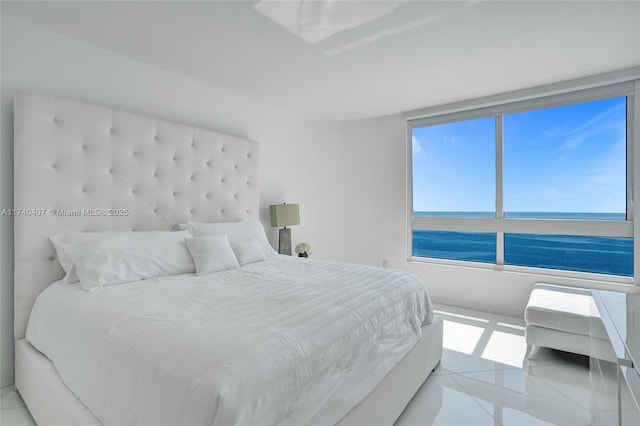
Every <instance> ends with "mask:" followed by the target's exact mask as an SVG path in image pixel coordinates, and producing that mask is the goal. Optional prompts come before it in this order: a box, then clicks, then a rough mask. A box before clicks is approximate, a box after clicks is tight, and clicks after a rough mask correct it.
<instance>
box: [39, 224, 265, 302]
mask: <svg viewBox="0 0 640 426" xmlns="http://www.w3.org/2000/svg"><path fill="white" fill-rule="evenodd" d="M180 229H181V231H177V232H170V231H146V232H73V233H66V234H58V235H53V236H51V237H49V239H50V240H51V243H52V244H53V247H54V248H55V250H56V253H57V256H58V260H59V262H60V265H61V266H62V268H63V269H64V271H65V272H66V276H65V278H64V280H66V281H67V282H70V283H73V282H77V281H80V285H81V286H82V287H83V288H85V289H87V290H95V289H99V288H101V287H103V286H105V285H112V284H119V283H124V282H130V281H137V280H142V279H145V278H152V277H158V276H165V275H176V274H184V273H189V272H195V273H196V274H197V275H207V274H210V273H213V272H218V271H226V270H229V269H235V268H238V267H240V266H242V265H245V264H248V263H253V262H259V261H262V260H266V259H267V257H271V256H274V255H276V254H277V253H276V252H275V250H273V248H272V247H271V246H270V245H269V242H268V241H267V237H266V235H265V232H264V228H263V227H262V224H261V223H260V222H259V221H257V220H256V221H249V222H226V223H196V222H189V223H187V224H185V225H180Z"/></svg>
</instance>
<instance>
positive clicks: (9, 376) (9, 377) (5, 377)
mask: <svg viewBox="0 0 640 426" xmlns="http://www.w3.org/2000/svg"><path fill="white" fill-rule="evenodd" d="M15 379H16V375H15V373H14V372H13V371H12V372H11V373H3V374H2V376H0V388H4V387H6V386H11V385H13V384H14V383H15V382H16V380H15Z"/></svg>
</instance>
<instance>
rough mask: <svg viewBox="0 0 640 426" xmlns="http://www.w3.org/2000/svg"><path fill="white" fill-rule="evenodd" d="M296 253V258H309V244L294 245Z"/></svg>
mask: <svg viewBox="0 0 640 426" xmlns="http://www.w3.org/2000/svg"><path fill="white" fill-rule="evenodd" d="M296 253H298V257H309V255H310V254H311V245H310V244H309V243H298V245H296Z"/></svg>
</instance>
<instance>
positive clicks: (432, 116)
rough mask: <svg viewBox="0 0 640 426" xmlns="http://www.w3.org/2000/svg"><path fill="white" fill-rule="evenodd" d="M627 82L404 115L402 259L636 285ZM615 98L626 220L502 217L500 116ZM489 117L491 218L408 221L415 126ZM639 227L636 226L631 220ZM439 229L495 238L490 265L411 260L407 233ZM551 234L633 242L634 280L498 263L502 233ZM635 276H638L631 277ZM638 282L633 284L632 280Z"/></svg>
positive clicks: (637, 94)
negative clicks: (619, 102)
mask: <svg viewBox="0 0 640 426" xmlns="http://www.w3.org/2000/svg"><path fill="white" fill-rule="evenodd" d="M633 77H635V78H631V77H627V79H626V80H622V81H621V82H620V80H618V82H615V83H609V84H607V83H601V84H598V85H595V87H589V88H579V89H576V88H575V86H574V88H572V87H571V86H572V85H571V84H568V83H564V84H562V83H559V84H554V85H549V86H545V87H543V88H538V89H531V90H525V91H519V92H513V93H510V94H505V95H498V96H494V97H490V98H483V99H479V100H475V101H470V102H464V103H456V104H450V105H448V106H444V107H440V108H427V109H423V110H418V111H415V112H409V113H405V119H406V123H407V137H406V139H407V141H406V142H407V143H406V147H407V150H406V151H407V152H406V154H407V182H406V184H407V260H408V261H409V262H419V263H434V264H444V265H455V266H466V267H473V268H479V269H492V270H499V271H509V272H521V273H529V274H537V275H553V276H560V277H567V278H580V279H589V280H596V281H607V282H615V283H620V284H636V285H638V284H639V283H640V238H638V237H639V235H640V224H636V221H634V220H633V218H634V203H633V200H634V199H636V198H638V197H640V194H636V193H635V192H636V188H640V185H638V184H637V183H638V182H637V181H638V180H639V179H640V176H637V175H640V173H634V171H635V170H636V169H637V168H638V167H640V149H635V146H638V145H640V131H638V132H636V127H637V126H636V125H635V122H634V119H638V118H637V117H636V111H638V112H640V79H638V78H637V77H638V76H633ZM618 96H626V97H627V144H626V145H627V148H626V149H627V152H626V156H627V158H626V166H627V170H626V178H627V181H626V206H627V217H626V220H577V219H575V220H566V219H520V218H511V219H508V218H505V217H504V192H503V186H504V183H503V182H504V174H503V170H504V167H503V160H504V156H503V149H504V143H503V116H504V115H506V114H512V113H517V112H523V111H531V110H537V109H543V108H551V107H557V106H563V105H569V104H575V103H579V102H589V101H595V100H599V99H605V98H612V97H618ZM491 116H493V117H495V120H496V123H495V125H496V132H495V133H496V143H495V147H496V152H495V157H496V159H495V167H496V170H495V176H496V187H495V198H496V200H495V209H496V210H495V213H496V217H495V218H491V219H488V218H459V217H414V216H413V155H412V143H411V141H412V134H413V129H414V128H418V127H424V126H430V125H436V124H445V123H452V122H457V121H464V120H473V119H477V118H486V117H491ZM636 133H638V134H636ZM637 222H640V221H637ZM414 229H426V230H443V231H463V232H465V231H467V232H495V233H496V263H495V264H493V263H482V262H471V261H462V260H450V259H440V258H430V257H421V256H413V230H414ZM505 233H523V234H547V235H549V234H551V235H553V234H556V235H584V236H606V237H627V238H633V239H634V256H633V258H634V261H633V263H634V276H633V277H627V276H618V275H606V274H599V273H592V272H577V271H569V270H564V269H545V268H538V267H528V266H515V265H505V264H504V234H505ZM636 271H638V272H637V273H636ZM636 277H638V278H639V279H636Z"/></svg>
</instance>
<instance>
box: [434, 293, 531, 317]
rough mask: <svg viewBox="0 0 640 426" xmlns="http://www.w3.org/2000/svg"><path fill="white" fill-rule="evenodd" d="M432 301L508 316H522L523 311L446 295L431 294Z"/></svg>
mask: <svg viewBox="0 0 640 426" xmlns="http://www.w3.org/2000/svg"><path fill="white" fill-rule="evenodd" d="M431 301H432V302H433V303H439V304H442V305H450V306H456V307H458V308H465V309H473V310H474V311H480V312H488V313H492V314H499V315H506V316H509V317H516V318H524V312H523V311H521V310H519V309H505V308H501V307H499V306H491V305H484V304H482V303H473V302H467V301H464V300H458V299H448V298H446V297H437V296H431Z"/></svg>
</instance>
